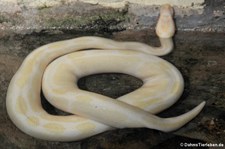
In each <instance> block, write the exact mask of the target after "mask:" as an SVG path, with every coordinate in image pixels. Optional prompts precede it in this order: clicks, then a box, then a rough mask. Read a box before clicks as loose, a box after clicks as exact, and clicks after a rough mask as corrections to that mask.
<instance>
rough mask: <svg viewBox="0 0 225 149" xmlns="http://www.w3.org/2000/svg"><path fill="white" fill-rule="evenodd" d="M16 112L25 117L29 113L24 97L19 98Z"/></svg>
mask: <svg viewBox="0 0 225 149" xmlns="http://www.w3.org/2000/svg"><path fill="white" fill-rule="evenodd" d="M16 110H17V112H19V113H22V114H23V115H25V114H26V113H27V106H26V104H25V101H24V99H23V97H22V96H19V97H18V99H17V100H16Z"/></svg>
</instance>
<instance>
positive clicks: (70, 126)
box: [6, 5, 205, 141]
mask: <svg viewBox="0 0 225 149" xmlns="http://www.w3.org/2000/svg"><path fill="white" fill-rule="evenodd" d="M172 16H173V9H172V8H171V7H170V6H169V5H164V6H162V8H161V10H160V17H159V20H158V23H157V26H156V33H157V35H158V36H159V39H160V42H161V47H151V46H148V45H146V44H143V43H138V42H118V41H113V40H110V39H105V38H100V37H80V38H75V39H71V40H65V41H59V42H55V43H50V44H47V45H44V46H42V47H40V48H38V49H36V50H34V51H33V52H32V53H30V54H29V55H28V56H27V58H26V59H25V60H24V62H23V63H22V65H21V66H20V68H19V70H18V71H17V72H16V74H15V75H14V77H13V78H12V80H11V82H10V85H9V87H8V92H7V98H6V106H7V112H8V115H9V117H10V118H11V120H12V121H13V123H14V124H15V125H16V126H17V127H18V128H19V129H20V130H22V131H23V132H25V133H26V134H29V135H31V136H33V137H36V138H40V139H45V140H52V141H76V140H80V139H83V138H87V137H90V136H92V135H95V134H99V133H101V132H104V131H107V130H110V129H115V128H138V127H146V128H150V129H156V130H160V131H165V132H167V131H173V130H176V129H178V128H180V127H182V126H183V125H184V124H186V123H187V122H189V121H190V120H191V119H193V118H194V117H195V116H196V115H197V114H198V113H199V112H200V111H201V110H202V108H203V107H204V105H205V102H202V103H201V104H199V105H198V106H197V107H195V108H194V109H192V110H191V111H189V112H187V113H185V114H183V115H180V116H177V117H172V118H160V117H158V116H156V115H154V114H155V113H158V112H161V111H163V110H165V109H166V108H168V107H170V106H171V105H172V104H174V103H175V102H176V101H177V100H178V98H179V97H180V96H181V94H182V92H183V86H184V85H183V78H182V76H181V74H180V72H179V71H178V70H177V69H176V68H175V67H174V66H173V65H172V64H170V63H169V62H167V61H165V60H163V59H161V58H159V57H158V56H161V55H165V54H167V53H169V52H170V51H171V50H172V48H173V41H172V36H173V35H174V30H175V27H174V22H173V18H172ZM86 49H88V50H86ZM90 49H92V50H90ZM107 72H119V73H125V74H129V75H133V76H135V77H137V78H140V79H142V80H143V86H142V87H141V88H139V89H137V90H136V91H134V92H131V93H128V94H126V95H124V96H121V97H119V98H118V99H117V100H113V99H111V98H109V97H105V96H103V95H99V94H96V93H92V92H88V91H83V90H80V89H79V88H78V87H77V86H76V85H74V82H77V80H78V79H79V78H80V77H83V76H87V75H90V74H95V73H107ZM41 88H42V90H43V92H44V95H45V96H46V98H47V100H48V101H49V102H50V103H51V104H52V105H54V106H55V107H57V108H59V109H61V110H63V111H66V112H69V113H73V114H74V115H69V116H55V115H50V114H48V113H47V112H46V111H45V110H44V109H43V108H42V106H41V100H40V92H41Z"/></svg>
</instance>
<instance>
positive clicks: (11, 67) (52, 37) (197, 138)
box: [0, 30, 225, 149]
mask: <svg viewBox="0 0 225 149" xmlns="http://www.w3.org/2000/svg"><path fill="white" fill-rule="evenodd" d="M83 35H95V36H102V37H107V38H111V39H116V40H120V41H127V40H129V41H140V42H144V43H148V44H150V45H155V46H157V45H159V41H158V38H157V37H156V35H155V33H154V32H152V31H147V30H136V31H133V30H127V31H119V32H115V33H110V34H109V33H105V32H77V31H62V30H52V31H41V32H39V33H31V34H26V35H21V34H20V35H17V34H13V35H9V36H4V37H3V38H1V39H0V72H1V73H0V83H1V88H0V142H1V144H0V148H2V149H40V148H42V149H53V148H54V149H59V148H63V149H71V148H74V149H125V148H129V149H137V148H140V149H150V148H151V149H156V148H157V149H159V148H182V145H186V147H187V145H192V147H190V146H189V148H193V149H194V148H200V147H196V145H200V144H201V147H203V145H209V146H213V145H215V144H217V145H221V144H223V145H224V148H225V67H224V66H225V61H224V58H225V42H224V39H225V36H224V34H222V33H201V32H177V33H176V35H175V38H174V41H175V49H174V51H173V52H172V53H170V54H169V55H167V56H164V57H163V58H164V59H166V60H168V61H169V62H171V63H172V64H174V65H175V66H176V67H177V68H178V69H179V70H180V71H181V73H182V75H183V77H184V80H185V89H184V93H183V95H182V97H181V98H180V100H179V101H178V102H177V103H176V104H175V105H174V106H172V107H171V108H169V109H168V110H166V111H164V112H162V113H160V114H159V115H160V116H162V117H170V116H175V115H179V114H182V113H184V112H187V111H188V110H190V109H192V108H193V107H195V106H196V105H198V104H199V103H200V102H201V101H206V102H207V104H206V106H205V108H204V109H203V111H202V112H201V113H200V114H199V115H198V116H197V117H196V118H195V119H194V120H192V121H191V122H189V123H188V124H187V125H185V126H184V127H182V128H181V129H179V130H177V131H174V132H172V133H163V132H159V131H155V130H150V129H146V128H139V129H118V130H112V131H108V132H104V133H102V134H99V135H96V136H93V137H90V138H87V139H85V140H82V141H77V142H65V143H61V142H51V141H43V140H39V139H35V138H32V137H30V136H28V135H26V134H24V133H22V132H21V131H20V130H19V129H17V128H16V127H15V125H13V123H12V122H11V120H10V119H9V117H8V115H7V113H6V107H5V101H6V93H7V87H8V84H9V81H10V79H11V78H12V76H13V74H14V73H15V72H16V70H17V68H18V67H19V65H20V64H21V62H22V61H23V59H24V58H25V57H26V55H28V54H29V53H30V52H31V51H32V50H33V49H35V48H37V47H39V46H41V45H44V44H47V43H50V42H53V41H58V40H63V39H70V38H74V37H78V36H83ZM141 85H142V81H141V80H139V79H138V78H134V77H132V76H128V75H125V74H115V73H112V74H98V75H92V76H87V77H84V78H82V79H81V80H80V81H79V86H80V88H82V89H85V90H89V91H92V92H97V93H100V94H103V95H106V96H110V97H113V98H117V97H119V96H122V95H124V94H126V93H128V92H130V91H132V90H135V89H137V88H138V87H140V86H141ZM42 101H43V102H42V104H43V107H44V108H45V109H46V110H47V111H48V112H49V113H52V114H65V113H63V112H61V111H60V110H57V109H55V108H54V107H52V106H51V105H50V104H48V103H47V102H46V101H45V99H44V98H43V100H42ZM206 143H208V144H206ZM193 144H194V145H195V147H194V146H193ZM203 148H213V147H203ZM221 148H222V147H221Z"/></svg>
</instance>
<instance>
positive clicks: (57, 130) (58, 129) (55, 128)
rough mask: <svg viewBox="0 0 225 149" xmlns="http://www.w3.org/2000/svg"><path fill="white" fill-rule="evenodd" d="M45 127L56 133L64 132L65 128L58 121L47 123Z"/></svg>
mask: <svg viewBox="0 0 225 149" xmlns="http://www.w3.org/2000/svg"><path fill="white" fill-rule="evenodd" d="M43 127H44V128H45V129H48V130H49V131H51V132H54V133H63V132H64V130H65V128H64V127H63V126H62V125H60V124H56V123H47V124H45V125H44V126H43Z"/></svg>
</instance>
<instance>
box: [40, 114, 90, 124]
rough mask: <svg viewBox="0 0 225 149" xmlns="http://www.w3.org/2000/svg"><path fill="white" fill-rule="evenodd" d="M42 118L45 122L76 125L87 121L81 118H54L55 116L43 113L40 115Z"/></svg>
mask: <svg viewBox="0 0 225 149" xmlns="http://www.w3.org/2000/svg"><path fill="white" fill-rule="evenodd" d="M40 117H41V118H42V119H44V120H48V121H52V122H58V121H60V122H71V123H75V122H83V121H86V119H84V118H82V117H79V116H74V115H72V116H53V115H49V114H46V113H42V114H40Z"/></svg>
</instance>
